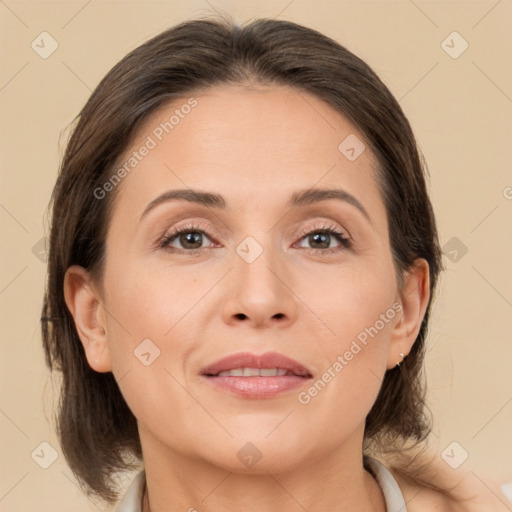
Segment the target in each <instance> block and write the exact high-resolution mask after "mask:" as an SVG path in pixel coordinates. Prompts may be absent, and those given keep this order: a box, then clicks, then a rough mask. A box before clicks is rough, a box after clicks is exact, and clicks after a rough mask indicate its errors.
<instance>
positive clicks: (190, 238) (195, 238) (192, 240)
mask: <svg viewBox="0 0 512 512" xmlns="http://www.w3.org/2000/svg"><path fill="white" fill-rule="evenodd" d="M184 239H185V243H184V244H183V245H184V246H187V244H191V245H194V244H199V246H200V245H201V233H197V232H191V233H187V234H186V235H185V236H184ZM182 243H183V241H182Z"/></svg>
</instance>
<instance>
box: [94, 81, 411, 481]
mask: <svg viewBox="0 0 512 512" xmlns="http://www.w3.org/2000/svg"><path fill="white" fill-rule="evenodd" d="M186 105H188V106H186ZM172 116H174V117H172ZM166 123H167V124H166ZM347 137H348V139H347ZM343 141H345V142H343ZM363 143H364V141H363V136H362V135H361V134H360V133H359V132H358V130H357V129H356V128H355V127H354V126H352V125H351V123H349V122H348V121H347V120H346V119H345V118H344V117H342V116H341V115H340V114H338V113H337V112H335V111H334V110H333V109H331V108H330V107H329V106H328V105H326V104H325V103H323V102H322V101H321V100H319V99H317V98H316V97H314V96H312V95H309V94H308V93H305V92H297V91H294V90H292V89H289V88H285V87H261V88H258V89H249V88H243V87H235V86H230V87H228V86H226V87H215V88H212V89H210V90H207V91H206V92H204V93H200V94H196V95H193V99H191V98H183V100H182V101H174V102H173V103H172V104H171V105H168V106H166V107H165V108H162V109H160V110H159V111H158V112H156V113H155V114H154V115H153V116H152V117H151V118H149V119H148V120H147V121H146V122H145V124H144V125H143V126H142V127H141V128H140V129H139V131H138V135H137V137H136V138H135V139H134V141H133V144H132V145H131V147H130V148H129V150H128V151H126V153H125V155H124V158H123V159H122V161H121V163H120V165H119V166H118V167H117V168H116V171H117V170H118V169H119V168H121V167H122V165H123V164H124V163H125V162H126V163H127V165H126V166H125V173H123V172H121V173H119V174H118V176H121V177H123V174H125V176H124V177H123V179H122V181H121V183H120V184H118V185H117V187H118V190H116V192H117V193H118V194H119V195H118V196H117V197H116V202H115V206H114V210H113V215H112V219H111V224H110V226H109V231H108V235H107V243H106V263H105V273H104V279H103V282H102V286H103V290H104V295H103V296H102V297H101V301H102V304H103V306H104V311H105V312H106V313H105V314H104V316H103V317H102V318H103V320H102V321H103V322H104V326H105V331H106V338H105V339H106V342H107V345H106V349H107V350H105V351H104V352H102V355H101V357H100V360H98V358H96V359H95V360H94V361H93V359H94V358H93V357H92V356H90V353H88V359H89V362H90V364H91V366H93V367H94V365H95V364H96V365H97V366H96V368H97V369H100V368H101V369H102V370H105V369H107V367H108V368H111V369H112V371H113V373H114V375H115V377H116V379H117V380H118V382H119V385H120V388H121V391H122V393H123V395H124V397H125V399H126V401H127V403H128V405H129V407H130V408H131V410H132V411H133V413H134V414H135V416H136V418H137V420H138V424H139V429H140V435H141V441H142V444H143V448H144V449H147V450H149V449H150V447H151V450H154V453H159V454H161V456H162V457H163V456H169V455H171V454H174V455H178V456H186V457H199V458H201V459H203V460H204V459H206V460H207V461H208V462H211V463H213V464H215V465H217V466H221V467H224V468H226V469H230V470H235V471H247V470H248V469H247V468H249V467H250V466H251V465H252V464H253V463H254V462H255V461H256V460H257V459H258V458H259V457H261V459H260V460H258V462H257V465H256V466H255V468H254V470H261V471H263V470H269V471H270V470H277V469H279V468H280V469H284V468H285V467H286V468H290V467H293V466H294V465H298V464H299V463H300V462H302V461H304V460H305V459H307V460H309V461H310V462H311V461H312V460H315V459H316V460H318V459H320V458H322V457H327V456H330V455H331V454H332V455H334V454H335V453H336V452H337V450H341V449H342V448H343V447H347V446H349V445H350V446H355V447H356V450H357V451H358V452H359V453H360V450H361V444H360V443H361V441H362V437H363V428H364V421H365V417H366V415H367V414H368V412H369V410H370V409H371V406H372V405H373V403H374V401H375V399H376V396H377V393H378V391H379V388H380V386H381V382H382V379H383V376H384V373H385V371H386V369H387V368H390V367H392V366H394V365H395V363H396V361H399V360H400V358H399V355H398V354H399V352H403V353H407V352H408V347H406V346H401V347H399V346H398V343H399V341H397V339H398V340H399V338H398V337H396V336H397V335H396V333H397V332H398V330H399V324H400V318H401V316H402V315H403V311H402V306H401V302H400V301H401V299H402V297H401V295H400V293H399V290H398V289H397V283H396V275H395V271H394V266H393V260H392V256H391V251H390V245H389V234H388V226H387V220H386V212H385V208H384V203H383V199H382V197H381V195H380V192H379V190H378V187H377V184H376V181H375V169H376V160H375V158H374V157H373V155H372V154H371V153H370V150H369V148H368V146H366V149H365V147H364V146H363ZM340 144H341V146H340ZM144 147H145V148H146V149H142V148H144ZM130 158H132V159H133V160H129V159H130ZM130 162H131V163H130ZM103 190H109V186H108V185H107V186H106V187H105V188H104V189H103ZM178 190H180V191H184V192H185V193H186V195H185V193H184V194H182V195H181V198H169V197H168V198H167V199H165V194H169V193H172V192H173V191H178ZM318 190H330V191H334V190H337V191H338V192H337V193H336V194H337V195H334V194H331V195H330V196H327V195H322V194H321V193H316V192H315V191H318ZM193 191H194V192H197V193H199V194H208V196H206V199H204V201H199V200H192V199H194V197H193V196H192V192H193ZM106 193H112V192H111V191H107V192H106ZM187 197H188V199H187ZM198 197H204V196H196V199H197V198H198ZM98 200H104V199H98ZM175 230H176V231H183V233H182V234H181V235H177V236H171V237H170V238H169V237H168V238H167V240H166V239H165V237H166V235H169V234H172V233H173V232H174V231H175ZM331 231H332V232H331ZM203 232H204V233H206V234H203ZM395 335H396V336H395ZM241 353H243V354H245V356H247V359H244V358H238V355H240V354H241ZM267 353H274V355H275V353H277V354H280V355H281V356H285V357H287V358H290V359H292V360H293V361H295V363H296V366H295V367H294V366H293V364H292V363H291V362H290V361H288V360H284V359H282V357H281V358H279V357H277V356H276V357H273V356H272V354H271V355H270V357H268V358H266V359H265V358H263V359H259V360H258V357H259V356H261V355H263V354H267ZM233 355H235V358H234V359H230V360H227V361H225V364H220V365H214V363H216V362H218V361H219V360H221V359H223V358H226V357H228V356H233ZM102 365H103V366H102ZM110 365H111V366H110ZM241 368H256V369H258V371H257V372H252V371H251V370H245V372H246V373H245V376H244V375H243V371H242V370H241ZM272 368H276V369H277V370H286V371H287V372H288V373H287V374H285V375H279V374H281V373H283V372H282V371H277V372H276V371H273V370H272ZM261 369H263V370H262V371H259V370H261ZM229 370H235V371H232V372H230V373H229V374H221V375H218V373H219V372H220V371H229ZM265 370H266V371H265ZM251 373H257V374H258V375H251ZM206 374H209V375H206ZM276 374H277V375H276ZM247 443H252V444H247ZM251 461H252V462H251ZM254 470H253V471H254Z"/></svg>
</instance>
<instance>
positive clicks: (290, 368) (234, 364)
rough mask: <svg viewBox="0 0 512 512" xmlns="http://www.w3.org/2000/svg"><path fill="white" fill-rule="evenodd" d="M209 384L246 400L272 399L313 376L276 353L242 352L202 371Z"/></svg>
mask: <svg viewBox="0 0 512 512" xmlns="http://www.w3.org/2000/svg"><path fill="white" fill-rule="evenodd" d="M201 374H202V376H203V377H204V378H205V380H206V383H207V384H208V385H209V386H212V388H213V389H214V390H216V391H218V392H221V393H227V394H229V395H231V396H235V397H237V398H243V399H252V400H255V399H257V400H260V399H271V398H274V397H278V396H282V395H284V394H285V393H287V392H291V391H292V390H296V389H297V388H300V387H304V386H306V385H307V382H308V379H311V378H312V375H311V372H310V371H309V370H308V369H307V368H306V367H305V366H303V365H302V364H300V363H299V362H297V361H295V360H293V359H290V358H289V357H286V356H285V355H283V354H278V353H277V352H267V353H265V354H262V355H256V354H251V353H248V352H241V353H238V354H233V355H231V356H228V357H225V358H223V359H220V360H219V361H217V362H215V363H213V364H211V365H208V366H207V367H205V368H203V369H202V370H201Z"/></svg>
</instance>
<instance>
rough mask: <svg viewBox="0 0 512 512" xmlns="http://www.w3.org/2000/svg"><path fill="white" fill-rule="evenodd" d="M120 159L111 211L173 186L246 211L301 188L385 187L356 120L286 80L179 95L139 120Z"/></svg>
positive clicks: (362, 192) (357, 190)
mask: <svg viewBox="0 0 512 512" xmlns="http://www.w3.org/2000/svg"><path fill="white" fill-rule="evenodd" d="M344 141H347V142H344ZM340 144H341V146H340ZM145 148H146V149H145ZM347 149H348V150H349V152H348V153H347ZM352 150H353V151H352ZM361 151H362V152H361ZM359 152H361V153H360V154H359V156H357V154H358V153H359ZM142 153H144V155H143V156H142V155H141V154H142ZM354 153H355V155H356V156H357V158H355V159H354V158H353V156H354ZM123 164H124V166H125V169H126V171H127V172H125V173H124V177H123V179H122V181H121V182H120V184H119V185H117V187H118V190H116V192H117V195H118V197H116V205H115V208H114V212H115V211H116V210H120V209H122V210H126V209H127V208H129V209H130V211H132V212H133V211H137V212H139V215H140V214H141V213H142V211H143V210H144V208H145V206H146V205H147V204H148V203H149V202H150V201H151V200H153V199H154V198H155V196H156V195H159V194H161V193H162V192H164V191H166V190H169V189H186V188H194V189H201V190H204V191H214V192H219V193H221V194H222V195H224V196H225V197H226V198H227V202H228V207H230V206H233V207H236V208H237V209H238V210H239V211H240V209H243V208H253V209H254V208H256V206H257V205H258V204H259V205H263V204H265V208H268V207H270V208H271V207H272V205H269V204H267V203H269V202H276V203H279V202H284V201H287V200H288V199H289V196H290V195H291V194H292V193H293V191H294V190H297V189H303V188H304V187H315V186H319V187H321V188H328V187H336V188H339V187H342V188H345V189H347V191H348V192H349V193H351V194H353V195H355V196H359V197H363V196H366V197H371V196H372V194H373V195H374V196H375V195H376V196H378V195H379V192H378V190H377V186H376V182H375V179H374V175H375V171H374V170H375V169H376V167H377V164H376V161H375V158H374V156H373V155H372V153H371V152H370V150H369V148H368V145H367V144H366V143H365V142H364V138H363V136H362V134H361V133H360V132H359V131H358V130H357V129H356V127H355V126H353V125H352V124H351V123H350V122H349V121H348V120H347V119H346V118H345V117H344V116H343V115H341V114H340V113H338V112H336V111H335V110H334V109H333V108H331V107H330V106H329V105H327V104H326V103H325V102H323V101H322V100H321V99H319V98H317V97H316V96H314V95H312V94H310V93H307V92H304V91H299V90H296V89H292V88H289V87H284V86H265V87H263V86H259V87H244V86H219V87H214V88H211V89H207V90H205V91H201V92H198V93H196V94H193V95H191V96H184V97H183V98H179V99H175V100H173V101H172V103H169V104H167V105H165V106H164V107H162V108H160V109H159V110H157V111H156V112H154V113H153V114H152V115H151V116H149V117H148V119H147V120H146V121H145V122H144V124H143V125H142V126H141V127H140V128H139V130H138V132H137V134H136V136H135V138H134V140H133V142H132V144H131V145H130V147H129V148H128V149H127V151H126V152H125V153H124V155H123V156H122V158H121V159H120V163H119V164H118V166H117V167H119V168H120V167H121V166H122V165H123ZM248 198H250V199H251V203H248V202H247V199H248ZM114 216H115V213H114Z"/></svg>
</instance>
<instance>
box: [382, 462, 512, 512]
mask: <svg viewBox="0 0 512 512" xmlns="http://www.w3.org/2000/svg"><path fill="white" fill-rule="evenodd" d="M380 460H381V461H382V462H383V463H384V464H385V465H386V467H387V468H388V470H389V471H390V472H391V474H392V475H393V476H394V478H395V480H396V481H397V483H398V486H399V487H400V489H401V491H402V494H403V497H404V501H405V503H406V506H407V512H424V511H425V510H428V511H429V512H489V511H491V510H492V511H495V512H510V511H512V503H509V502H508V500H507V498H506V497H505V495H504V494H503V492H502V491H501V489H500V486H499V484H498V483H497V482H496V481H495V480H494V479H493V478H490V477H489V476H487V475H484V474H480V472H478V471H474V470H472V469H471V468H466V469H462V468H458V469H457V470H453V469H452V468H451V467H450V466H448V465H447V464H446V463H445V462H444V460H443V459H442V458H441V457H440V455H439V454H437V453H436V454H434V456H432V453H430V456H429V457H423V458H422V459H421V462H418V461H415V463H414V464H411V460H410V459H408V462H406V459H405V458H396V457H395V458H393V459H383V458H380Z"/></svg>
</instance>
